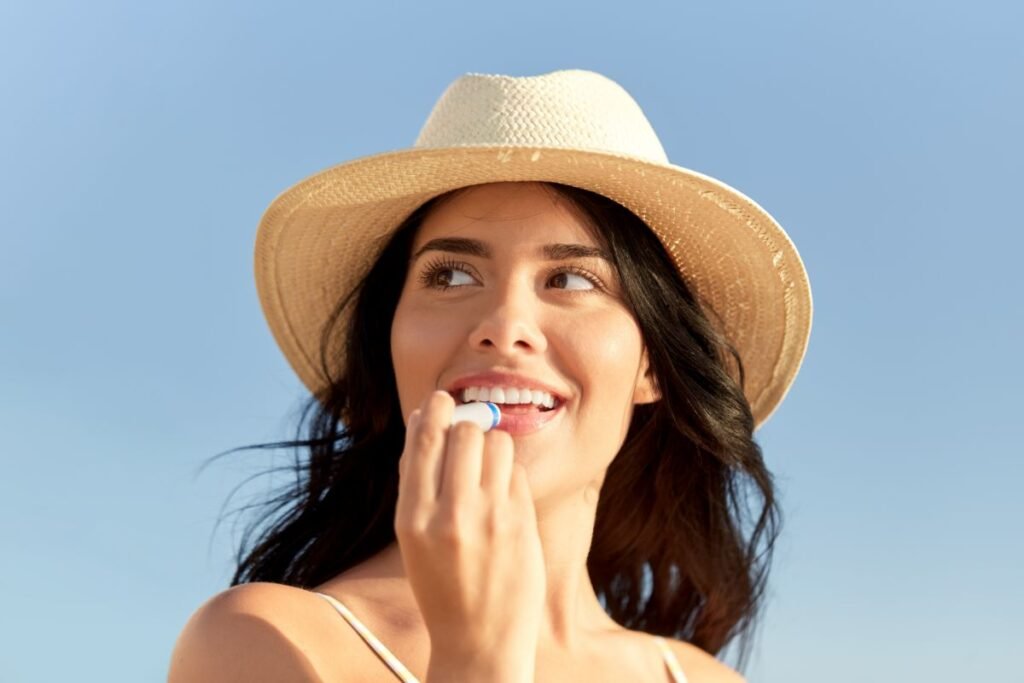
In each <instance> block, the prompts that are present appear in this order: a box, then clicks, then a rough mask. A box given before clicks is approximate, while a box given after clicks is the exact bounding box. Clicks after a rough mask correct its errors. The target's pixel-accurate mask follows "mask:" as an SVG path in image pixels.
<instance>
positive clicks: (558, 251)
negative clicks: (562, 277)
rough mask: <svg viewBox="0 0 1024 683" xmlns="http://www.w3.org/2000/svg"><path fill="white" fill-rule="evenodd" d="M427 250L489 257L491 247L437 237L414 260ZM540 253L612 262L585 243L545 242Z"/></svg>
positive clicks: (463, 239)
mask: <svg viewBox="0 0 1024 683" xmlns="http://www.w3.org/2000/svg"><path fill="white" fill-rule="evenodd" d="M428 251H449V252H452V253H455V254H467V255H469V256H479V257H481V258H491V249H490V247H488V246H487V245H486V244H485V243H483V242H481V241H480V240H474V239H469V238H467V237H439V238H437V239H433V240H430V241H429V242H427V243H426V244H424V245H423V246H422V247H420V248H419V250H418V251H417V252H416V253H415V254H413V257H412V260H413V261H415V260H416V259H418V258H419V257H420V256H421V255H423V253H425V252H428ZM541 253H542V254H543V255H544V258H546V259H547V260H549V261H565V260H567V259H572V258H599V259H604V260H605V261H607V262H608V263H612V257H611V254H609V253H608V252H607V251H605V250H604V249H601V248H600V247H591V246H587V245H585V244H545V245H544V246H543V247H541Z"/></svg>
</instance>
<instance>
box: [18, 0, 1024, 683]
mask: <svg viewBox="0 0 1024 683" xmlns="http://www.w3.org/2000/svg"><path fill="white" fill-rule="evenodd" d="M1022 20H1024V11H1022V10H1021V5H1020V4H1012V3H1009V2H1003V3H999V2H990V1H982V2H978V3H974V4H972V5H970V6H968V5H967V4H965V3H947V2H930V3H924V2H902V3H883V2H856V3H854V2H846V3H836V2H832V3H823V2H810V1H805V2H794V1H788V2H774V3H753V2H748V3H741V2H716V3H703V4H700V5H696V4H694V3H689V2H672V3H669V2H664V3H654V2H642V1H637V2H629V3H616V4H608V3H606V4H595V3H591V2H587V3H584V2H563V3H558V4H557V6H554V7H549V6H547V4H546V3H541V2H539V1H537V0H526V1H524V2H520V3H516V4H515V6H514V8H513V7H511V6H508V5H501V6H497V5H496V6H494V7H493V8H491V7H488V6H486V5H484V4H480V3H465V4H458V3H450V2H432V3H396V2H382V3H378V4H377V5H376V6H375V7H373V8H369V7H358V8H355V5H351V6H345V5H342V4H329V3H308V4H303V5H298V4H295V5H285V4H284V3H280V4H277V5H275V4H270V3H265V2H252V3H240V2H236V3H199V2H178V3H173V4H172V3H128V2H120V3H115V2H109V1H106V0H99V1H98V2H94V3H89V4H84V3H59V2H34V3H28V2H24V1H20V2H8V3H4V4H3V5H2V6H0V91H2V92H3V93H4V97H3V106H2V107H0V197H2V206H3V207H4V214H5V215H4V219H3V221H2V222H0V433H2V434H3V446H2V448H0V457H2V459H3V472H4V474H3V476H2V477H0V506H2V508H0V513H2V514H0V547H3V549H4V551H3V553H4V561H3V562H2V563H0V598H2V603H3V605H4V618H3V619H0V640H2V642H4V644H5V645H4V647H3V648H2V650H0V680H3V681H12V682H18V683H22V682H24V683H30V682H36V681H55V680H63V679H65V678H74V679H76V680H87V681H92V680H95V681H100V680H102V681H114V680H124V681H140V680H154V681H155V680H162V678H163V676H164V675H165V672H166V668H167V662H168V658H169V655H170V651H171V648H172V646H173V642H174V638H175V637H176V636H177V634H178V632H179V631H180V629H181V627H182V626H183V625H184V623H185V621H186V620H187V618H188V616H189V615H190V614H191V612H192V611H193V610H194V609H195V608H196V607H198V606H199V605H200V604H201V603H202V602H203V601H204V600H205V599H206V598H208V597H209V596H211V595H213V594H215V593H217V592H219V591H220V590H222V589H223V588H224V587H226V586H227V583H228V581H229V577H230V575H231V571H232V562H231V560H232V557H233V554H234V548H235V545H236V544H237V542H238V540H239V537H240V532H241V529H242V527H243V525H244V522H245V521H246V520H247V519H248V518H246V517H244V516H243V517H240V518H239V517H235V516H230V515H227V513H228V512H229V511H230V510H231V509H233V508H237V507H239V506H241V505H243V504H245V503H247V502H256V501H259V500H260V499H261V498H262V497H263V496H265V495H266V494H267V492H268V491H269V489H270V488H271V486H272V485H273V483H274V480H273V478H267V477H264V478H260V479H256V480H254V481H252V482H250V483H249V484H247V485H246V486H244V487H243V488H242V489H240V490H239V491H238V492H237V493H236V495H235V497H234V498H233V499H231V500H230V501H228V496H229V495H230V494H231V493H232V491H233V490H234V489H235V488H236V487H237V486H238V485H240V484H242V483H243V481H244V480H245V479H246V478H247V477H249V476H251V475H254V474H256V473H258V472H260V471H264V470H266V469H268V468H269V467H270V466H271V465H272V464H273V463H274V461H272V460H271V459H270V457H269V456H268V454H265V453H254V452H246V453H242V454H238V455H233V456H229V457H227V458H223V459H221V460H219V461H218V462H217V463H215V464H214V465H211V466H210V467H209V468H207V469H206V470H204V471H203V472H202V473H201V474H199V473H198V468H199V467H200V466H201V465H202V463H203V462H205V461H206V460H207V459H209V458H210V457H211V456H213V455H214V454H216V453H218V452H221V451H225V450H227V449H230V448H233V447H237V446H242V445H245V444H250V443H255V442H265V441H274V440H280V439H284V438H288V437H290V436H291V435H292V434H293V426H294V424H295V419H296V416H297V413H296V411H297V410H298V408H299V407H300V405H301V403H302V401H303V400H304V398H305V394H304V391H303V388H302V385H301V384H300V383H299V381H298V379H297V378H296V377H295V376H294V374H293V373H292V371H291V369H290V368H289V366H288V365H287V363H286V361H285V360H284V357H283V355H282V354H281V353H280V352H279V351H278V349H277V347H276V345H275V343H274V341H273V338H272V337H271V335H270V332H269V330H268V329H267V327H266V325H265V323H264V321H263V317H262V313H261V311H260V308H259V304H258V301H257V298H256V291H255V285H254V283H253V277H252V248H253V240H254V236H255V227H256V223H257V221H258V220H259V217H260V215H261V214H262V212H263V210H264V209H265V208H266V206H267V205H268V204H269V203H270V201H271V200H272V199H273V198H274V197H275V196H276V195H277V193H278V192H280V191H281V190H283V189H285V188H286V187H288V186H289V185H291V184H292V183H294V182H296V181H297V180H299V179H301V178H304V177H306V176H308V175H310V174H311V173H313V172H315V171H318V170H321V169H323V168H326V167H328V166H331V165H333V164H335V163H339V162H341V161H345V160H348V159H352V158H355V157H358V156H362V155H366V154H372V153H376V152H381V151H386V150H391V149H398V148H401V147H406V146H408V145H410V144H411V143H412V141H413V140H414V139H415V137H416V134H417V133H418V131H419V127H420V126H421V125H422V123H423V121H424V120H425V118H426V116H427V114H428V113H429V111H430V108H431V107H432V105H433V103H434V101H435V100H436V99H437V97H438V96H439V95H440V94H441V92H442V91H443V90H444V88H445V87H446V86H447V84H448V83H449V82H451V81H452V80H453V79H454V78H456V77H457V76H458V75H459V74H462V73H464V72H469V71H476V72H484V73H505V74H512V75H534V74H539V73H545V72H547V71H551V70H554V69H560V68H586V69H593V70H595V71H599V72H601V73H604V74H606V75H608V76H609V77H611V78H613V79H615V80H616V81H618V82H619V83H620V84H622V85H623V86H624V87H625V88H626V89H627V90H628V91H629V92H630V93H631V94H632V95H633V96H634V97H635V98H636V99H637V101H638V102H639V103H640V105H641V106H642V107H643V109H644V111H645V112H646V114H647V116H648V118H649V119H650V120H651V122H652V124H653V125H654V127H655V129H656V130H657V131H658V133H659V135H660V137H661V140H662V142H663V144H664V146H665V148H666V151H667V152H668V155H669V158H670V159H671V160H672V161H673V162H674V163H676V164H678V165H681V166H685V167H688V168H692V169H695V170H698V171H701V172H703V173H706V174H709V175H712V176H715V177H717V178H720V179H722V180H723V181H725V182H727V183H729V184H730V185H732V186H734V187H736V188H738V189H740V190H741V191H743V192H744V193H745V194H747V195H749V196H751V197H752V198H754V199H755V200H756V201H757V202H758V203H760V204H761V205H762V206H764V207H765V208H766V209H768V210H769V211H770V212H771V213H772V214H773V215H774V216H775V217H776V218H777V219H778V220H779V221H780V223H781V224H782V225H783V226H784V227H785V228H786V230H787V231H788V233H789V234H790V236H791V238H792V239H793V241H794V242H795V244H796V246H797V248H798V249H799V251H800V254H801V256H802V257H803V259H804V261H805V264H806V266H807V269H808V272H809V275H810V280H811V285H812V289H813V293H814V303H815V313H814V327H813V331H812V334H811V342H810V347H809V350H808V353H807V356H806V358H805V361H804V365H803V367H802V369H801V372H800V374H799V375H798V377H797V379H796V382H795V384H794V385H793V387H792V389H791V390H790V393H789V395H788V396H787V398H786V400H785V402H784V403H783V404H782V406H781V407H780V408H779V409H778V411H777V412H776V413H775V415H774V416H773V417H772V419H771V421H770V422H769V423H768V424H767V425H766V426H765V427H764V428H763V429H762V430H760V431H759V432H758V434H757V436H758V441H759V442H760V443H761V445H762V447H763V448H764V451H765V456H766V459H767V461H768V463H769V465H770V467H771V468H772V471H773V472H774V473H775V476H776V479H777V483H778V486H779V491H780V495H781V499H782V504H783V509H784V515H785V517H784V522H785V523H784V528H783V536H782V538H781V539H780V541H779V544H778V549H777V554H776V562H775V564H774V567H773V574H772V578H771V584H770V591H769V602H768V605H767V612H766V617H765V620H764V622H763V626H762V627H761V629H760V631H759V638H758V641H757V648H756V651H755V653H754V657H753V660H752V664H751V667H750V668H749V669H748V671H747V674H748V677H749V678H750V680H751V681H767V682H769V683H770V682H774V681H786V682H787V683H800V682H804V681H806V682H810V681H820V680H829V681H833V682H836V683H839V682H846V681H849V682H851V683H852V682H853V681H862V680H892V681H903V680H928V681H931V682H932V683H940V682H945V681H950V682H952V681H961V680H986V679H999V680H1011V678H1012V676H1014V675H1019V673H1017V672H1019V662H1018V661H1017V659H1016V658H1015V657H1014V655H1013V653H1014V652H1015V651H1017V649H1018V648H1019V643H1020V640H1021V637H1022V636H1024V629H1022V628H1021V617H1020V614H1021V612H1022V610H1024V589H1022V588H1021V585H1020V575H1021V573H1020V566H1021V564H1022V561H1024V551H1022V549H1021V544H1020V542H1019V540H1018V541H1016V542H1015V541H1013V540H1012V539H1013V538H1018V539H1019V538H1020V537H1021V536H1022V533H1021V531H1022V530H1021V527H1022V520H1024V503H1022V500H1021V496H1020V494H1019V488H1020V483H1019V482H1020V481H1021V479H1022V477H1024V465H1022V458H1021V456H1022V455H1024V452H1022V448H1021V445H1020V438H1019V429H1018V428H1015V427H1013V425H1015V424H1018V425H1019V424H1020V417H1019V411H1020V405H1021V401H1020V398H1019V387H1020V385H1021V380H1022V379H1024V372H1022V360H1021V354H1020V353H1019V346H1020V341H1019V340H1020V339H1021V337H1022V334H1024V320H1022V317H1024V316H1022V307H1021V304H1020V300H1019V296H1020V294H1021V293H1022V291H1024V288H1022V287H1021V285H1020V282H1019V275H1020V270H1021V267H1020V254H1021V250H1022V248H1024V237H1022V228H1024V220H1022V213H1021V210H1020V205H1019V198H1020V196H1021V186H1022V181H1024V172H1022V170H1021V159H1022V158H1024V144H1022V142H1024V134H1022V126H1021V125H1020V121H1021V120H1024V106H1022V104H1024V88H1022V87H1021V74H1022V73H1024V43H1022V41H1021V40H1020V27H1021V26H1022V25H1024V24H1022ZM279 457H280V459H279V460H278V461H277V462H278V463H283V462H285V461H286V459H287V457H288V453H287V452H282V453H281V454H280V456H279ZM225 505H227V507H225ZM225 515H226V516H225ZM222 516H223V517H222ZM218 518H222V519H223V521H222V523H221V524H220V525H219V526H217V520H218Z"/></svg>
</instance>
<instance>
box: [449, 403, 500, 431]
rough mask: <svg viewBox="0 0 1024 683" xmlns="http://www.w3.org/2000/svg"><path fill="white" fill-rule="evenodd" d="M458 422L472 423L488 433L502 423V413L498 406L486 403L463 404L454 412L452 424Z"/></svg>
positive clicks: (456, 407)
mask: <svg viewBox="0 0 1024 683" xmlns="http://www.w3.org/2000/svg"><path fill="white" fill-rule="evenodd" d="M456 422H472V423H473V424H475V425H477V426H479V427H480V429H482V430H484V431H485V432H487V431H490V430H492V429H494V428H495V427H497V426H498V425H499V424H500V423H501V411H500V410H499V409H498V406H496V405H494V404H493V403H488V402H486V401H475V402H473V403H462V404H459V405H457V406H455V410H454V411H453V412H452V424H455V423H456Z"/></svg>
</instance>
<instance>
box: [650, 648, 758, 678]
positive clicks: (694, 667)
mask: <svg viewBox="0 0 1024 683" xmlns="http://www.w3.org/2000/svg"><path fill="white" fill-rule="evenodd" d="M665 642H667V643H668V645H669V647H670V648H672V651H673V652H674V653H675V655H676V658H677V659H678V660H679V666H681V667H682V669H683V673H685V674H686V679H687V681H688V682H689V683H746V681H747V679H746V678H744V677H743V676H742V675H741V674H740V673H739V672H738V671H736V670H735V669H733V668H732V667H730V666H729V665H727V664H724V663H723V662H720V661H718V660H717V659H715V658H714V657H713V656H712V655H710V654H708V653H707V652H705V651H704V650H702V649H700V648H699V647H697V646H696V645H693V644H692V643H687V642H686V641H682V640H676V639H674V638H667V637H666V638H665Z"/></svg>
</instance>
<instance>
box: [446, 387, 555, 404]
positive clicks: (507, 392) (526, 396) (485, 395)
mask: <svg viewBox="0 0 1024 683" xmlns="http://www.w3.org/2000/svg"><path fill="white" fill-rule="evenodd" d="M472 401H490V402H491V403H500V404H503V405H515V404H524V403H532V404H534V405H537V406H543V407H545V408H554V407H555V397H554V396H552V395H551V394H549V393H547V392H546V391H541V390H540V389H520V388H518V387H467V388H465V389H463V390H462V402H463V403H470V402H472Z"/></svg>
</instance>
